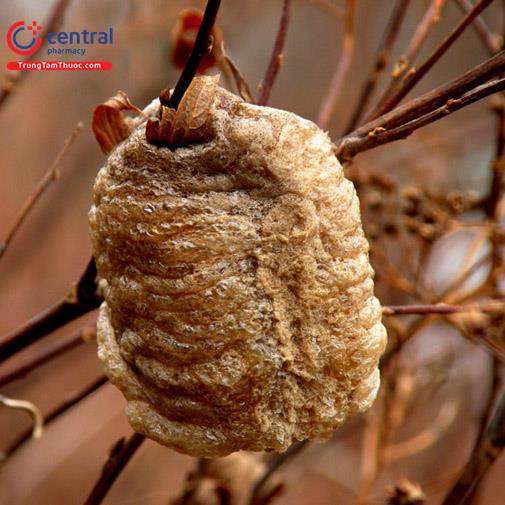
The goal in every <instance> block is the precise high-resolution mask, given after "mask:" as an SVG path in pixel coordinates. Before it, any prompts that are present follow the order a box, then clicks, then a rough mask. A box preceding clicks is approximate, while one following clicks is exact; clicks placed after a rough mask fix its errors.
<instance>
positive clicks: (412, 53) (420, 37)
mask: <svg viewBox="0 0 505 505" xmlns="http://www.w3.org/2000/svg"><path fill="white" fill-rule="evenodd" d="M445 3H446V0H432V1H431V3H430V5H429V7H428V9H427V10H426V13H425V15H424V16H423V18H422V19H421V21H420V22H419V24H418V26H417V28H416V30H415V31H414V34H413V35H412V38H411V40H410V42H409V45H408V47H407V50H406V51H405V53H403V55H402V56H400V58H399V60H398V61H397V62H396V65H395V68H394V69H393V79H392V80H391V83H390V84H389V86H388V88H387V89H386V91H385V92H384V94H383V95H382V97H381V98H380V100H379V103H378V104H377V106H376V107H375V108H374V110H373V111H372V112H371V113H370V116H369V119H375V118H377V117H379V116H381V115H382V114H383V113H384V111H385V110H386V109H385V108H384V104H385V103H387V102H388V101H389V99H390V97H391V96H393V95H394V94H395V93H396V92H397V90H398V88H399V87H401V85H402V78H403V76H404V75H405V73H406V72H407V69H408V68H409V67H410V65H411V64H412V62H413V61H414V59H415V57H416V56H417V53H418V52H419V50H420V49H421V47H422V45H423V43H424V41H425V40H426V38H427V37H428V34H429V32H430V30H431V28H432V27H433V26H434V25H435V24H436V23H438V21H439V20H440V14H441V12H442V9H443V7H444V5H445Z"/></svg>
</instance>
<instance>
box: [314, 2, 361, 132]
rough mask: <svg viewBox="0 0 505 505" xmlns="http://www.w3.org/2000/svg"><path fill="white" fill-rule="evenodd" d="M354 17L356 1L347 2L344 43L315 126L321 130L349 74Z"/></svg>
mask: <svg viewBox="0 0 505 505" xmlns="http://www.w3.org/2000/svg"><path fill="white" fill-rule="evenodd" d="M355 16H356V0H347V8H346V15H345V18H344V41H343V47H342V54H341V55H340V58H339V63H338V65H337V68H336V70H335V73H334V75H333V78H332V80H331V83H330V86H329V88H328V92H327V94H326V96H325V97H324V98H323V101H322V104H321V110H320V111H319V115H318V118H317V124H318V125H319V126H320V127H321V128H327V127H328V125H329V123H330V120H331V117H332V115H333V111H334V109H335V104H336V103H337V99H338V97H339V96H340V93H341V91H342V85H343V84H344V81H345V78H346V76H347V74H348V72H349V68H350V67H351V63H352V56H353V53H354V20H355Z"/></svg>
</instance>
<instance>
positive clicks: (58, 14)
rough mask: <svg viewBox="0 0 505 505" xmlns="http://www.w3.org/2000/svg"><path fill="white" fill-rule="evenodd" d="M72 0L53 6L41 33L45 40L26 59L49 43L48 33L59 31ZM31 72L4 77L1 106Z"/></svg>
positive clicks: (0, 97) (35, 54)
mask: <svg viewBox="0 0 505 505" xmlns="http://www.w3.org/2000/svg"><path fill="white" fill-rule="evenodd" d="M69 3H70V0H58V1H57V2H56V3H55V4H54V7H53V10H52V12H51V15H50V17H49V19H48V21H47V23H44V25H45V27H46V28H45V29H44V30H43V31H42V33H41V34H40V35H39V37H41V38H42V40H43V42H42V44H41V45H40V47H39V48H38V49H37V50H36V51H35V52H34V53H32V54H31V55H30V56H28V58H26V60H25V61H33V60H34V59H35V58H36V57H37V56H38V55H39V54H40V53H41V51H42V50H43V49H44V48H45V46H46V44H47V42H46V41H47V35H48V33H50V32H56V31H58V29H59V27H60V26H61V24H62V23H63V16H64V15H65V11H66V10H67V7H68V4H69ZM29 73H30V72H18V73H16V74H12V75H9V77H6V78H5V79H4V82H3V84H2V85H1V88H0V108H1V107H2V105H3V104H4V103H5V102H6V100H7V99H8V98H9V97H10V96H11V94H12V92H13V91H14V90H15V89H16V87H17V86H18V85H19V83H20V82H21V81H22V80H23V79H24V78H25V77H26V76H27V75H28V74H29Z"/></svg>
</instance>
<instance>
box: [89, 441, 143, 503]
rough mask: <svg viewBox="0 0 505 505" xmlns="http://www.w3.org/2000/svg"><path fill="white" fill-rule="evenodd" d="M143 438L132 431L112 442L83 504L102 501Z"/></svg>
mask: <svg viewBox="0 0 505 505" xmlns="http://www.w3.org/2000/svg"><path fill="white" fill-rule="evenodd" d="M144 440H145V436H144V435H140V434H139V433H134V434H133V435H131V437H130V438H129V439H128V440H125V438H121V439H119V440H118V441H117V442H116V443H115V444H114V447H113V448H112V450H111V452H110V455H109V459H108V460H107V461H106V462H105V464H104V466H103V469H102V473H101V475H100V478H99V479H98V482H97V483H96V484H95V486H94V487H93V489H92V491H91V493H90V494H89V496H88V498H87V499H86V502H85V505H99V504H100V503H102V501H103V499H104V498H105V497H106V496H107V493H108V492H109V490H110V488H111V487H112V485H113V484H114V482H115V481H116V479H117V478H118V476H119V474H120V473H121V472H122V470H123V469H124V468H125V467H126V465H127V464H128V462H129V461H130V459H131V458H132V457H133V455H134V454H135V453H136V452H137V449H138V448H139V447H140V446H141V445H142V442H143V441H144Z"/></svg>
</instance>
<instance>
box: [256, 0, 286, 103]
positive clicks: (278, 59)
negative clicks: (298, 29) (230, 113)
mask: <svg viewBox="0 0 505 505" xmlns="http://www.w3.org/2000/svg"><path fill="white" fill-rule="evenodd" d="M291 10H292V1H291V0H284V3H283V6H282V16H281V20H280V23H279V30H278V32H277V37H276V39H275V43H274V48H273V50H272V56H271V58H270V63H269V64H268V67H267V71H266V74H265V77H264V78H263V81H262V82H261V84H260V85H259V98H258V102H257V103H258V105H266V104H267V103H268V100H269V99H270V93H271V92H272V88H273V86H274V83H275V79H276V78H277V74H278V73H279V70H280V68H281V66H282V62H283V60H284V44H285V42H286V36H287V34H288V26H289V20H290V18H291Z"/></svg>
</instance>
